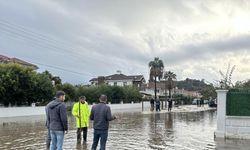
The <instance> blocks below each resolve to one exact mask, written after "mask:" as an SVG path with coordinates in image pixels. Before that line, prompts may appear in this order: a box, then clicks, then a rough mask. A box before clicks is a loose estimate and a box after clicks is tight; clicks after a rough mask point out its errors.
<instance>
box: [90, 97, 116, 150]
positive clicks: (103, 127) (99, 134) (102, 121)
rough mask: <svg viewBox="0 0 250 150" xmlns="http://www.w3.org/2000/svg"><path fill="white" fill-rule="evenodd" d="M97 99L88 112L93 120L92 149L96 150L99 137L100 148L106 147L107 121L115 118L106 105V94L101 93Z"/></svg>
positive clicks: (103, 149) (101, 149)
mask: <svg viewBox="0 0 250 150" xmlns="http://www.w3.org/2000/svg"><path fill="white" fill-rule="evenodd" d="M99 101H100V103H99V104H97V105H94V106H93V107H92V110H91V114H90V119H91V120H94V140H93V145H92V150H96V148H97V145H98V142H99V139H100V141H101V146H100V150H105V149H106V142H107V138H108V128H109V121H112V120H114V119H116V117H115V116H112V114H111V110H110V107H109V106H107V105H106V103H107V96H106V95H101V97H100V98H99Z"/></svg>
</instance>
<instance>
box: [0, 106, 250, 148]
mask: <svg viewBox="0 0 250 150" xmlns="http://www.w3.org/2000/svg"><path fill="white" fill-rule="evenodd" d="M118 115H119V117H120V119H118V120H116V121H114V122H112V123H111V124H110V132H109V139H108V143H107V149H108V150H134V149H136V150H145V149H146V150H147V149H149V150H150V149H157V150H161V149H162V150H165V149H168V150H176V149H177V150H186V149H192V150H201V149H209V150H211V149H217V150H236V149H243V150H245V149H246V150H247V149H250V148H249V147H248V145H249V141H242V140H241V141H237V140H226V141H214V137H213V133H214V130H215V124H216V112H215V111H208V112H195V113H167V114H149V115H142V114H141V113H138V112H135V113H133V112H130V113H118ZM69 122H70V125H69V128H70V130H69V133H68V134H67V135H66V136H65V143H64V149H66V150H72V149H76V150H89V149H90V148H91V144H92V142H91V141H92V138H93V136H92V134H93V130H92V127H90V128H89V132H88V142H87V144H77V141H76V129H75V120H74V118H73V117H72V116H70V117H69ZM44 123H45V120H44V117H40V118H39V119H38V118H37V117H34V118H33V119H29V120H26V122H24V121H19V120H17V121H15V120H12V121H11V122H9V123H5V124H1V125H0V137H1V140H0V149H1V150H2V149H3V150H4V149H17V150H19V149H20V150H23V149H31V150H32V149H34V150H36V149H45V136H46V133H47V130H46V128H45V126H44Z"/></svg>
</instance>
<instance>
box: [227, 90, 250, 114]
mask: <svg viewBox="0 0 250 150" xmlns="http://www.w3.org/2000/svg"><path fill="white" fill-rule="evenodd" d="M226 115H227V116H250V92H249V91H237V92H235V91H233V92H232V91H229V92H228V93H227V102H226Z"/></svg>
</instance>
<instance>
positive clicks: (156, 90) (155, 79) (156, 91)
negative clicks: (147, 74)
mask: <svg viewBox="0 0 250 150" xmlns="http://www.w3.org/2000/svg"><path fill="white" fill-rule="evenodd" d="M156 93H157V87H156V76H155V100H156Z"/></svg>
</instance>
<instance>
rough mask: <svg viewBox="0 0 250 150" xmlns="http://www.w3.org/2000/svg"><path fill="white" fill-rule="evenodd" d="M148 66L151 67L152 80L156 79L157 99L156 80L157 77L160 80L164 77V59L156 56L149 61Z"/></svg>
mask: <svg viewBox="0 0 250 150" xmlns="http://www.w3.org/2000/svg"><path fill="white" fill-rule="evenodd" d="M148 66H149V68H150V75H149V78H150V81H153V80H154V83H155V99H156V92H157V88H156V80H157V78H158V80H160V79H161V78H162V74H163V69H164V64H163V61H162V60H160V59H159V57H155V58H154V60H153V61H150V62H149V64H148Z"/></svg>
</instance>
